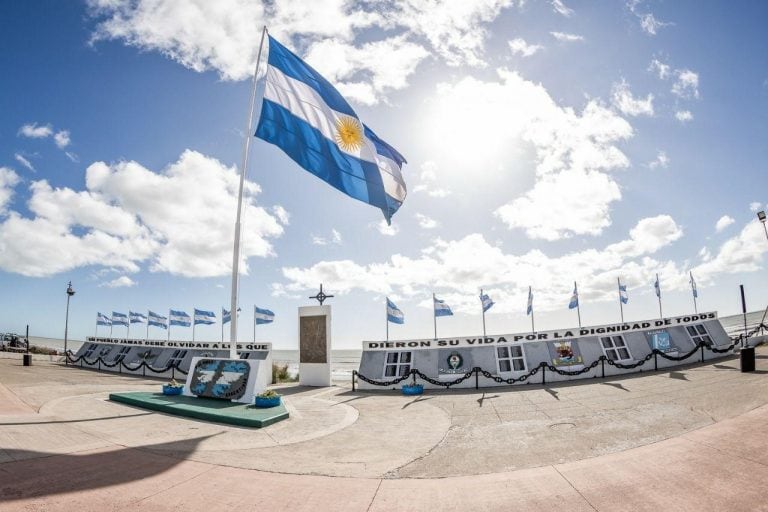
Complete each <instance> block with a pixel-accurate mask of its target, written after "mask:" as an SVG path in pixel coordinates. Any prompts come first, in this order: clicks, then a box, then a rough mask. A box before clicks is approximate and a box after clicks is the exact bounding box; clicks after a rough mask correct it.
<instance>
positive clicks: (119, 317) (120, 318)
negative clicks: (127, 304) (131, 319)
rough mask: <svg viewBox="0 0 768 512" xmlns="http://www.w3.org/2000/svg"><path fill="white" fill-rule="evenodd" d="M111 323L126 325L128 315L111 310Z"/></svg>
mask: <svg viewBox="0 0 768 512" xmlns="http://www.w3.org/2000/svg"><path fill="white" fill-rule="evenodd" d="M112 325H124V326H126V327H128V315H126V314H125V313H118V312H116V311H113V312H112Z"/></svg>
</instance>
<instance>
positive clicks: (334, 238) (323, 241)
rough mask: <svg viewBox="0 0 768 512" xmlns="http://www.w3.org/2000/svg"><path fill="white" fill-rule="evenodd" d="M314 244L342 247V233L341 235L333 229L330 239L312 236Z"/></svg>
mask: <svg viewBox="0 0 768 512" xmlns="http://www.w3.org/2000/svg"><path fill="white" fill-rule="evenodd" d="M312 244H313V245H328V244H335V245H341V244H342V238H341V233H339V232H338V231H336V230H335V229H331V236H330V237H324V236H317V235H312Z"/></svg>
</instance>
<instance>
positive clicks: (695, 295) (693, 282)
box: [691, 272, 699, 299]
mask: <svg viewBox="0 0 768 512" xmlns="http://www.w3.org/2000/svg"><path fill="white" fill-rule="evenodd" d="M691 291H692V292H693V298H694V299H696V298H698V296H699V290H698V289H697V288H696V281H694V279H693V272H691Z"/></svg>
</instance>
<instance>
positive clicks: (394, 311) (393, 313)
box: [387, 297, 405, 324]
mask: <svg viewBox="0 0 768 512" xmlns="http://www.w3.org/2000/svg"><path fill="white" fill-rule="evenodd" d="M387 321H388V322H392V323H393V324H404V323H405V315H404V314H403V312H402V311H400V308H398V307H397V306H395V303H394V302H392V301H391V300H389V297H387Z"/></svg>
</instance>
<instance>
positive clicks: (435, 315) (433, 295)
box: [432, 293, 437, 339]
mask: <svg viewBox="0 0 768 512" xmlns="http://www.w3.org/2000/svg"><path fill="white" fill-rule="evenodd" d="M432 319H433V320H434V321H435V339H437V313H436V312H435V294H434V293H432Z"/></svg>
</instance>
